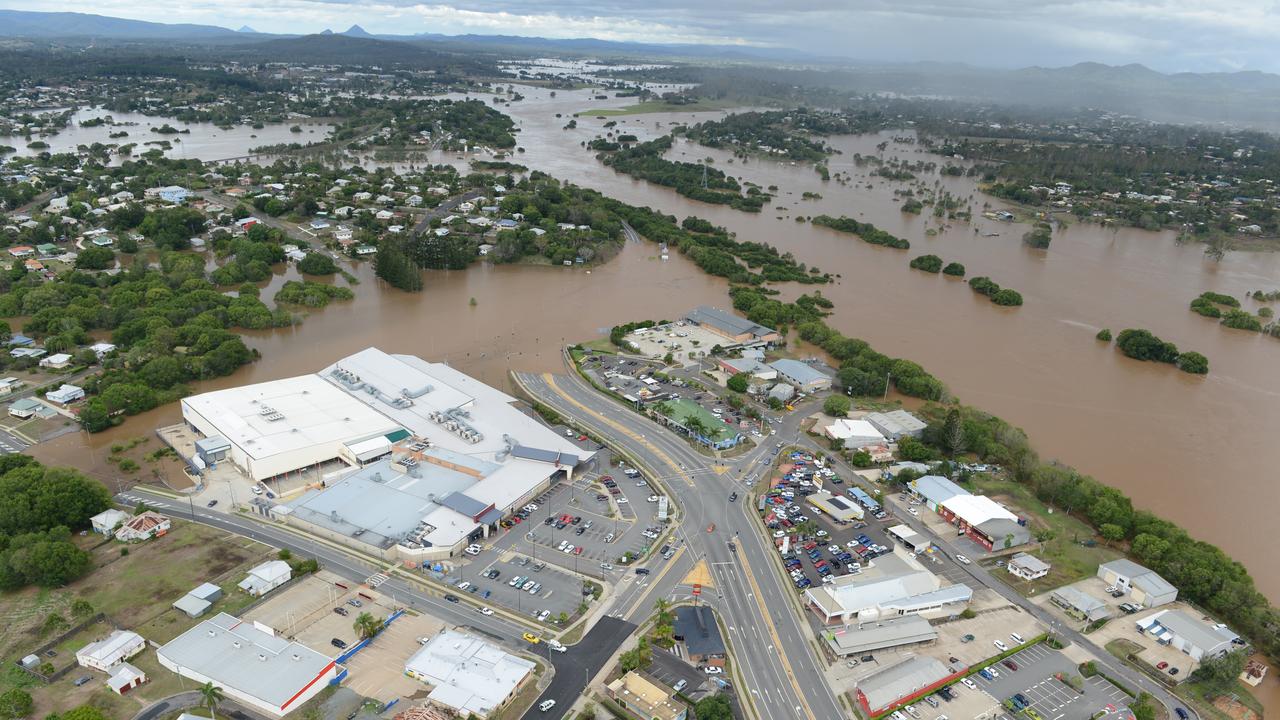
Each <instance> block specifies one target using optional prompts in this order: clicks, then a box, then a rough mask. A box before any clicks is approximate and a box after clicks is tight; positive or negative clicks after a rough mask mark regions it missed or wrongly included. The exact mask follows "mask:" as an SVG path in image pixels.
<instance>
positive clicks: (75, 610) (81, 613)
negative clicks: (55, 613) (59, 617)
mask: <svg viewBox="0 0 1280 720" xmlns="http://www.w3.org/2000/svg"><path fill="white" fill-rule="evenodd" d="M92 616H93V605H91V604H89V601H88V600H85V599H84V598H79V599H77V600H76V601H75V602H73V603H71V617H73V618H75V619H77V620H87V619H88V618H90V617H92Z"/></svg>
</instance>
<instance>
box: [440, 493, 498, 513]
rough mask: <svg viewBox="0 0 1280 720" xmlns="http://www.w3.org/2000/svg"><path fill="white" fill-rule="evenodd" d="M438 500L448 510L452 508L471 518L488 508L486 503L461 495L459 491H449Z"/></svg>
mask: <svg viewBox="0 0 1280 720" xmlns="http://www.w3.org/2000/svg"><path fill="white" fill-rule="evenodd" d="M439 502H440V504H441V505H443V506H445V507H447V508H449V509H450V510H453V511H454V512H456V513H458V514H460V515H466V516H467V517H469V518H472V519H475V518H478V517H480V516H481V515H483V514H484V513H485V511H487V510H489V508H490V506H489V505H486V504H484V503H482V502H480V501H479V500H476V499H475V498H473V497H469V496H467V495H463V494H462V493H460V492H452V493H449V494H448V495H446V496H445V497H444V498H443V499H441V500H440V501H439Z"/></svg>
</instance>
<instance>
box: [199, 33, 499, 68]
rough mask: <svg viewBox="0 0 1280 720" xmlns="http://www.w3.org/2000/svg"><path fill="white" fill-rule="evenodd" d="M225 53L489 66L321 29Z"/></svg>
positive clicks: (297, 59)
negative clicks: (318, 32)
mask: <svg viewBox="0 0 1280 720" xmlns="http://www.w3.org/2000/svg"><path fill="white" fill-rule="evenodd" d="M218 52H220V53H222V54H223V56H224V57H236V58H239V59H244V60H253V61H264V60H265V61H278V62H297V63H312V64H317V65H365V66H368V65H377V66H380V67H391V66H396V65H400V66H406V67H415V68H435V69H446V68H448V69H453V70H458V71H461V72H477V73H479V72H488V67H487V66H483V65H481V64H480V63H479V62H477V61H475V60H473V59H471V58H469V57H466V56H463V55H459V54H454V53H443V52H438V51H436V50H432V49H429V48H425V47H422V46H420V45H417V44H414V43H406V42H390V41H387V40H375V39H370V38H362V37H350V36H348V35H345V34H341V33H328V34H325V33H320V34H316V35H304V36H302V37H294V38H275V39H271V40H267V41H265V42H258V43H252V44H240V45H237V46H235V47H234V48H232V47H227V48H220V49H219V50H218Z"/></svg>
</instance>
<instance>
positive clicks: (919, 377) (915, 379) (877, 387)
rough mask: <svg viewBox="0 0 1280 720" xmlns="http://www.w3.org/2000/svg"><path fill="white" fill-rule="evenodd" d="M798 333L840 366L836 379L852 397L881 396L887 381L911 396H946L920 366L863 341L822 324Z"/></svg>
mask: <svg viewBox="0 0 1280 720" xmlns="http://www.w3.org/2000/svg"><path fill="white" fill-rule="evenodd" d="M797 331H798V333H799V335H800V339H801V340H804V341H805V342H807V343H810V344H812V345H817V346H818V347H820V348H822V349H823V350H825V351H826V352H827V353H828V354H829V355H831V357H832V358H834V359H835V360H836V361H837V362H839V363H840V367H839V370H838V371H837V373H836V380H837V382H839V384H840V387H841V388H843V389H844V390H845V391H846V392H848V393H849V394H851V395H864V396H879V395H883V394H884V392H885V389H886V387H887V383H890V382H891V383H892V384H893V388H894V389H895V390H897V391H898V392H900V393H902V394H903V395H908V396H910V397H917V398H923V399H925V400H942V399H943V398H945V397H946V395H947V389H946V386H945V385H943V384H942V381H941V380H939V379H937V378H935V377H934V376H932V375H930V374H929V373H928V372H927V371H925V369H924V368H922V367H920V365H918V364H916V363H914V362H912V361H910V360H903V359H900V358H891V357H889V356H888V355H884V354H881V353H878V352H876V351H875V350H874V349H872V347H871V345H869V344H868V343H867V342H866V341H864V340H859V339H857V338H851V337H846V336H844V335H843V334H841V333H840V332H839V331H838V330H835V329H833V328H831V327H830V326H828V325H827V324H826V323H824V322H821V321H818V320H813V321H810V322H806V323H804V324H802V325H800V326H799V327H798V328H797Z"/></svg>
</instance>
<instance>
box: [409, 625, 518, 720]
mask: <svg viewBox="0 0 1280 720" xmlns="http://www.w3.org/2000/svg"><path fill="white" fill-rule="evenodd" d="M533 668H534V664H533V663H532V662H529V661H528V660H525V659H523V658H519V657H516V656H514V655H510V654H508V653H506V652H504V651H503V650H502V649H500V648H498V647H497V646H495V645H491V644H489V643H488V642H485V641H484V640H481V639H480V638H477V637H475V636H473V635H468V634H466V633H461V632H457V631H455V630H444V631H442V632H441V633H440V634H439V635H436V636H435V637H434V638H432V639H431V641H430V642H428V643H427V644H426V645H423V646H422V648H421V649H420V650H418V652H416V653H414V655H413V656H412V657H410V658H409V660H408V662H406V663H405V670H406V671H409V672H412V673H414V674H415V675H417V676H418V677H420V678H422V679H423V680H424V681H426V682H428V683H430V684H431V685H433V686H435V688H434V689H433V690H432V691H431V694H430V695H429V697H430V698H431V699H432V700H435V701H437V702H439V703H441V704H444V705H447V706H450V707H454V708H457V709H458V710H459V711H461V713H462V714H464V715H465V714H466V713H470V712H474V713H475V714H477V715H480V716H485V715H487V714H489V712H490V711H491V710H493V709H494V708H496V707H498V706H499V705H501V704H502V702H503V701H504V700H505V699H506V697H507V696H508V695H510V694H511V691H512V690H514V689H515V687H516V686H517V685H519V684H520V682H521V681H522V680H524V678H525V676H527V675H528V674H529V673H530V672H532V670H533Z"/></svg>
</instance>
